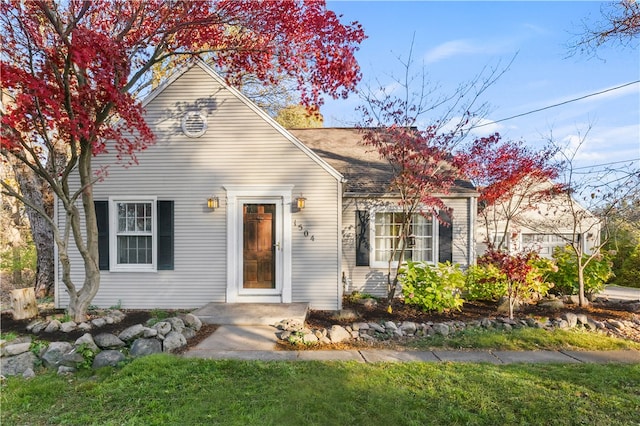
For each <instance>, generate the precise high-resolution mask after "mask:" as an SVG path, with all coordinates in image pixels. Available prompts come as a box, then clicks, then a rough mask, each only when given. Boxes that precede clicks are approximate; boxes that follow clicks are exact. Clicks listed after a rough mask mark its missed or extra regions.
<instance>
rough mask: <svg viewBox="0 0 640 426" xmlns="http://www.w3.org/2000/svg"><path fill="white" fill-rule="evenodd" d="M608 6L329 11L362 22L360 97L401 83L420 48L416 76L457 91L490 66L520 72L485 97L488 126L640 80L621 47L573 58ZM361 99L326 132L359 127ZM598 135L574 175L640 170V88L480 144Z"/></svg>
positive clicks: (507, 128)
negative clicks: (586, 28)
mask: <svg viewBox="0 0 640 426" xmlns="http://www.w3.org/2000/svg"><path fill="white" fill-rule="evenodd" d="M600 6H601V3H600V2H595V1H588V2H575V1H569V2H552V1H536V2H516V1H500V2H481V1H472V2H459V1H451V2H437V1H329V2H328V7H329V9H331V10H333V11H335V12H336V13H338V14H342V15H344V16H343V18H342V19H343V22H350V21H358V22H360V23H361V24H362V25H363V27H364V30H365V32H366V34H367V35H368V39H367V40H365V41H364V43H363V44H362V46H361V49H360V51H359V52H357V55H356V56H357V59H358V61H359V63H360V66H361V68H362V73H363V79H362V82H361V87H365V86H366V85H368V86H370V87H377V86H378V83H376V80H377V81H379V82H380V83H381V84H382V85H387V84H391V83H392V81H393V80H392V78H391V77H390V76H394V75H395V76H399V75H401V73H403V72H404V70H403V67H402V65H401V63H400V62H399V61H398V60H397V57H398V56H400V57H402V58H403V59H407V57H408V53H409V49H410V47H411V40H412V39H413V38H414V36H415V41H414V46H413V54H412V57H413V60H414V62H415V68H414V72H415V73H419V72H421V69H422V66H423V65H424V68H425V69H426V71H427V73H428V75H429V80H430V81H431V82H433V83H437V84H439V85H440V86H442V90H444V91H445V92H447V91H450V90H452V89H453V88H454V87H456V86H457V85H459V84H460V83H464V82H465V81H468V80H470V79H472V78H473V77H474V76H476V75H477V74H478V73H480V71H481V70H482V69H483V67H485V66H489V67H492V66H497V65H498V64H500V65H502V66H505V65H506V64H508V63H509V61H510V60H511V59H512V58H513V56H514V55H516V54H517V56H516V58H515V60H514V62H513V64H512V65H511V67H510V68H509V70H508V71H507V72H506V74H504V75H503V76H502V77H501V78H500V79H499V80H498V82H497V83H496V84H495V85H493V86H492V87H491V88H490V89H489V90H488V91H487V92H485V94H484V96H483V98H482V99H483V100H484V101H486V102H488V103H489V104H490V108H491V109H490V113H489V114H488V115H487V116H486V119H487V120H489V121H497V120H500V119H503V118H506V117H511V116H514V115H518V114H522V113H527V112H529V111H532V110H536V109H539V108H544V107H547V106H550V105H554V104H557V103H561V102H565V101H568V100H571V99H575V98H579V97H583V96H585V95H589V94H592V93H595V92H601V91H605V90H608V89H611V88H613V87H616V86H620V85H623V84H626V83H629V82H632V81H636V80H640V51H638V50H630V49H626V50H625V49H621V48H619V47H618V46H616V45H612V46H611V47H605V48H602V49H600V50H599V51H598V55H599V58H593V57H588V56H580V55H578V56H573V57H567V55H568V49H567V47H566V46H567V43H568V42H569V41H570V40H571V38H572V37H573V34H575V33H576V32H578V31H579V29H580V25H581V24H580V23H581V20H583V19H584V18H588V17H589V16H591V17H592V18H594V19H596V18H598V17H599V16H600ZM359 104H361V100H360V99H359V98H358V96H357V95H352V96H350V97H349V99H346V100H331V99H328V100H327V101H326V103H325V105H324V106H323V107H322V109H321V112H322V113H323V115H324V119H325V126H327V127H344V126H351V125H354V124H356V123H357V122H358V121H359V120H360V116H359V114H358V113H357V112H356V111H355V107H356V106H357V105H359ZM589 126H591V130H590V132H589V134H588V137H587V139H586V142H585V144H584V145H583V146H582V147H581V149H580V150H579V151H578V154H577V156H576V161H575V164H574V167H588V166H593V165H599V164H603V163H610V162H617V161H623V160H624V161H626V160H635V167H636V168H637V167H638V165H639V164H640V84H638V83H636V84H632V85H630V86H627V87H625V88H623V89H618V90H612V91H609V92H607V93H606V94H602V95H598V96H593V97H589V98H587V99H584V100H581V101H577V102H571V103H568V104H566V105H564V106H560V107H556V108H551V109H547V110H545V111H542V112H538V113H532V114H528V115H525V116H523V117H520V118H516V119H511V120H506V121H503V122H500V123H492V124H490V125H487V126H484V127H482V128H481V129H478V131H479V132H480V130H481V131H482V133H481V134H485V133H493V132H496V131H497V132H500V133H501V134H502V136H503V137H504V138H508V139H524V140H525V141H526V142H527V143H528V144H530V145H532V146H543V145H544V142H545V140H546V138H547V137H548V136H549V135H550V134H551V133H552V134H553V138H554V139H555V140H556V141H557V142H559V143H561V144H563V145H571V144H572V143H575V142H576V141H577V140H578V138H579V135H581V134H583V133H584V132H585V131H586V130H587V129H588V127H589Z"/></svg>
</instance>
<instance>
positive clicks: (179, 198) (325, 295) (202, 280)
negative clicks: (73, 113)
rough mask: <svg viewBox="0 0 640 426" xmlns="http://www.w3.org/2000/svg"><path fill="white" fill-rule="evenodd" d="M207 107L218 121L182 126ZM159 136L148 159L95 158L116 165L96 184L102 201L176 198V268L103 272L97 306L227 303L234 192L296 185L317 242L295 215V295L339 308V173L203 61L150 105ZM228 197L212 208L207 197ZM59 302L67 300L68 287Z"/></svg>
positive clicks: (78, 264) (78, 276) (77, 265)
mask: <svg viewBox="0 0 640 426" xmlns="http://www.w3.org/2000/svg"><path fill="white" fill-rule="evenodd" d="M203 99H205V100H207V101H208V102H210V103H212V104H214V105H215V108H214V109H211V110H209V111H206V108H205V109H204V110H203V109H200V111H201V112H202V113H203V114H206V115H207V118H208V130H207V132H206V133H205V135H204V136H202V137H200V138H195V139H193V138H188V137H186V136H185V135H183V134H182V131H181V128H180V119H181V118H182V114H183V112H184V111H191V110H195V109H198V106H199V105H202V104H206V102H203ZM146 117H147V123H148V124H149V125H150V127H151V128H152V129H153V130H154V132H155V134H156V138H157V140H156V143H155V144H154V145H153V146H150V147H149V148H148V149H146V150H144V151H143V152H141V153H139V154H138V156H137V158H138V161H139V164H138V165H135V166H132V167H123V166H121V165H119V164H116V163H117V161H116V159H115V156H114V154H115V153H114V152H111V153H110V154H106V155H100V156H98V157H96V158H95V159H94V168H95V169H98V168H99V167H100V166H101V165H109V169H108V177H107V178H106V179H105V180H104V181H102V182H99V183H97V184H96V185H95V186H94V198H95V199H96V200H100V199H104V200H106V199H108V197H109V196H155V197H157V198H158V199H159V200H174V202H175V262H174V265H175V270H173V271H158V272H157V273H123V272H109V271H103V272H102V273H101V286H100V290H99V292H98V295H97V296H96V298H95V299H94V302H93V303H94V304H95V305H96V306H112V305H117V304H120V305H121V306H122V307H123V308H145V309H152V308H196V307H199V306H202V305H204V304H206V303H208V302H224V301H225V299H226V287H227V282H226V280H227V267H228V265H227V252H226V250H227V248H226V238H227V230H226V223H227V222H226V221H227V218H226V211H227V210H226V207H227V205H226V192H225V190H224V187H225V186H229V185H247V184H259V185H273V186H274V187H275V186H279V185H294V189H293V193H292V195H293V197H294V198H295V197H296V196H298V195H299V194H301V193H302V194H304V197H305V198H307V206H306V208H305V210H303V211H302V212H296V213H293V214H292V221H296V224H302V225H303V227H304V229H305V230H308V232H309V234H310V235H313V236H314V241H311V240H310V238H309V237H305V236H304V231H299V230H298V227H297V226H294V223H291V224H287V225H288V226H291V229H292V237H293V238H292V297H293V301H294V302H298V301H305V302H311V306H312V307H313V308H315V309H336V308H337V306H338V303H339V300H338V299H337V296H336V294H337V283H338V281H339V271H338V265H339V259H338V249H337V247H338V235H337V234H338V232H337V229H338V217H337V213H336V212H337V211H338V195H337V191H338V187H339V184H338V182H337V180H336V178H335V177H334V176H332V175H331V174H329V173H328V172H327V170H326V169H324V168H323V167H322V166H321V165H319V164H318V163H317V162H316V161H314V160H313V159H311V158H310V157H309V156H308V155H307V154H306V153H305V152H303V151H302V150H301V149H300V148H298V147H297V146H295V145H294V144H293V143H292V142H291V141H289V140H287V139H286V138H285V137H284V136H283V135H282V134H281V133H280V132H279V131H278V130H277V129H275V128H274V127H273V126H272V125H271V124H269V123H268V122H266V121H265V120H263V119H262V118H261V117H259V116H258V115H256V113H255V111H253V110H251V109H250V108H249V107H248V106H247V105H246V104H244V103H243V102H241V101H240V100H239V99H238V98H237V97H235V95H233V94H232V93H231V92H230V91H228V90H226V89H223V88H222V87H221V86H220V85H219V84H218V83H217V82H216V81H215V80H213V79H212V78H211V77H210V76H209V75H208V74H206V73H205V72H204V71H203V70H202V69H201V68H199V67H197V66H196V67H193V68H192V69H191V70H190V71H188V72H187V73H186V74H184V75H183V76H181V77H180V78H178V79H177V80H176V81H175V82H174V83H173V84H172V85H170V86H169V87H167V88H166V90H164V91H163V92H162V93H161V94H160V95H159V96H158V97H156V98H155V99H154V100H153V101H152V102H150V103H149V104H148V105H147V107H146ZM212 195H213V196H218V197H219V198H220V208H219V209H218V210H216V211H213V212H212V211H209V209H207V208H206V200H207V198H208V197H210V196H212ZM72 262H73V265H74V268H73V279H74V282H76V283H81V282H82V280H83V271H82V261H81V258H80V257H79V254H78V253H77V251H74V252H73V253H72ZM60 293H61V294H60V298H59V305H60V306H66V304H67V303H68V297H67V295H66V292H64V291H63V292H60Z"/></svg>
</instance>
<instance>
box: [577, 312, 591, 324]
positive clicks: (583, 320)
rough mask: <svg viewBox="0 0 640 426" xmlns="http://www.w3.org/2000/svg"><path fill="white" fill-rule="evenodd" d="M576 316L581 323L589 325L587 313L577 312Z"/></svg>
mask: <svg viewBox="0 0 640 426" xmlns="http://www.w3.org/2000/svg"><path fill="white" fill-rule="evenodd" d="M576 317H577V319H578V323H579V324H582V325H587V324H588V323H589V318H588V317H587V316H586V315H585V314H576Z"/></svg>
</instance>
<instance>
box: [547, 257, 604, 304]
mask: <svg viewBox="0 0 640 426" xmlns="http://www.w3.org/2000/svg"><path fill="white" fill-rule="evenodd" d="M553 259H554V260H555V263H556V266H557V270H555V271H553V270H552V271H548V272H547V274H546V278H547V280H549V281H551V282H553V283H554V284H555V286H554V289H553V292H554V293H556V294H578V290H579V286H580V285H579V283H578V261H577V260H578V258H577V256H576V254H575V252H574V251H573V250H572V249H571V247H557V248H556V249H555V250H554V251H553ZM588 259H589V255H586V254H585V255H583V257H582V261H583V264H584V263H585V262H587V260H588ZM612 275H613V273H612V272H611V261H610V259H609V255H608V254H607V253H606V252H603V253H601V254H598V255H597V257H595V258H594V259H592V260H591V261H589V263H588V264H587V266H586V268H585V269H584V292H585V294H593V293H598V292H599V291H602V289H603V288H604V284H605V283H606V282H607V280H608V279H609V278H611V277H612Z"/></svg>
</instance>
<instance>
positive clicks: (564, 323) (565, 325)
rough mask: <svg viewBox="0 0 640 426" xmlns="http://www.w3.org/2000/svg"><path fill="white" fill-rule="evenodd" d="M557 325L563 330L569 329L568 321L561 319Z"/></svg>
mask: <svg viewBox="0 0 640 426" xmlns="http://www.w3.org/2000/svg"><path fill="white" fill-rule="evenodd" d="M557 324H558V325H557V327H558V328H559V329H561V330H565V329H567V328H569V322H568V321H567V320H563V319H561V320H560V321H558V323H557Z"/></svg>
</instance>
